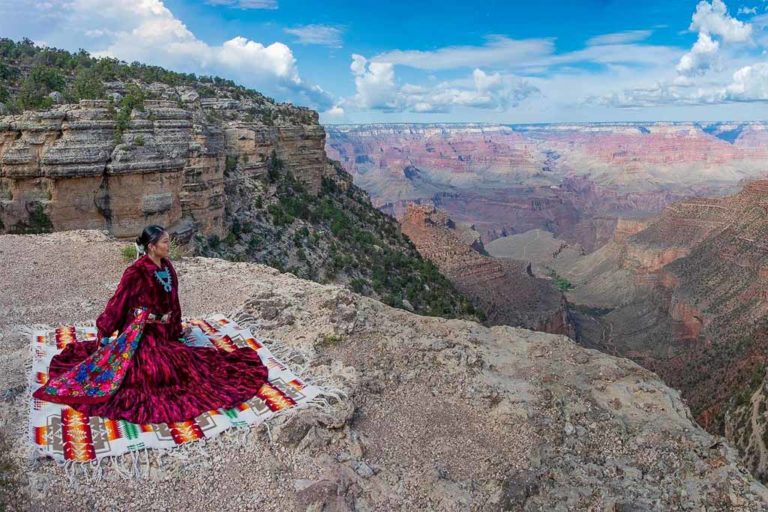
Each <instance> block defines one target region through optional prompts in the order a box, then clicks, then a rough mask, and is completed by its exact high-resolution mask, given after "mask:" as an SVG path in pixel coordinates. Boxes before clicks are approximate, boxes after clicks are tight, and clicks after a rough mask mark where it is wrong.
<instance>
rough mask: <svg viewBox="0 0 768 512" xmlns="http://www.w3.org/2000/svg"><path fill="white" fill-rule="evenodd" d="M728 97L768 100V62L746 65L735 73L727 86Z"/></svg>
mask: <svg viewBox="0 0 768 512" xmlns="http://www.w3.org/2000/svg"><path fill="white" fill-rule="evenodd" d="M726 93H727V97H728V98H729V99H731V100H733V101H764V100H768V63H764V62H761V63H757V64H754V65H752V66H744V67H743V68H741V69H739V70H737V71H736V72H735V73H734V74H733V81H732V82H731V83H730V84H729V85H728V87H726Z"/></svg>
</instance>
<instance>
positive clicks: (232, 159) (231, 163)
mask: <svg viewBox="0 0 768 512" xmlns="http://www.w3.org/2000/svg"><path fill="white" fill-rule="evenodd" d="M235 169H237V155H227V158H226V160H225V162H224V176H229V175H230V174H232V173H233V172H234V171H235Z"/></svg>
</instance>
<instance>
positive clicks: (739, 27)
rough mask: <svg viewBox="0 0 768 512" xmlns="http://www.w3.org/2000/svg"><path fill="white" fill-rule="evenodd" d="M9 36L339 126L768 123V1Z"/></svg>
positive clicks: (33, 4)
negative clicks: (307, 113)
mask: <svg viewBox="0 0 768 512" xmlns="http://www.w3.org/2000/svg"><path fill="white" fill-rule="evenodd" d="M0 37H9V38H12V39H16V40H19V39H21V38H23V37H28V38H30V39H32V40H33V41H35V42H36V43H38V44H42V45H48V46H53V47H57V48H64V49H67V50H72V51H76V50H78V49H80V48H84V49H85V50H88V51H89V52H91V53H92V54H94V55H96V56H111V57H117V58H119V59H122V60H125V61H127V62H131V61H134V60H138V61H141V62H145V63H149V64H156V65H161V66H164V67H167V68H169V69H173V70H176V71H184V72H194V73H198V74H206V75H208V74H213V75H219V76H222V77H225V78H231V79H233V80H235V81H236V82H239V83H241V84H243V85H245V86H248V87H251V88H254V89H256V90H259V91H261V92H263V93H265V94H267V95H268V96H271V97H273V98H275V99H277V100H279V101H288V102H291V103H294V104H297V105H303V106H308V107H311V108H313V109H315V110H317V111H318V112H320V119H321V122H323V123H325V124H335V123H372V122H376V123H403V122H418V123H431V122H435V123H445V122H488V123H512V124H514V123H553V122H596V121H605V122H614V121H729V120H733V121H745V120H766V119H768V2H767V1H766V0H745V1H743V2H742V1H736V0H728V1H723V0H702V1H698V2H697V1H689V0H644V1H642V2H640V1H637V0H541V1H537V2H534V1H530V0H526V1H520V0H505V1H496V0H484V1H482V2H466V1H465V0H433V1H420V0H409V1H405V0H386V1H376V2H373V1H368V0H323V1H317V0H303V1H302V0H197V1H192V0H128V1H125V0H122V1H109V0H0Z"/></svg>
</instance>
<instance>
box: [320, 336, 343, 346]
mask: <svg viewBox="0 0 768 512" xmlns="http://www.w3.org/2000/svg"><path fill="white" fill-rule="evenodd" d="M341 341H342V340H341V336H336V335H335V334H323V336H322V338H320V340H318V343H317V345H319V346H321V347H333V346H335V345H338V344H339V343H341Z"/></svg>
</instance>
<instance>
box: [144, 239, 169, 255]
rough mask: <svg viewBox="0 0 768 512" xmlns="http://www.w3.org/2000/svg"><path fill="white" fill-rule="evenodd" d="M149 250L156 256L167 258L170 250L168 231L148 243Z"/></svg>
mask: <svg viewBox="0 0 768 512" xmlns="http://www.w3.org/2000/svg"><path fill="white" fill-rule="evenodd" d="M149 249H150V251H153V252H154V255H155V257H157V258H167V257H168V254H170V252H171V237H170V235H168V233H163V236H161V237H160V240H158V241H157V243H155V244H149Z"/></svg>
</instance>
